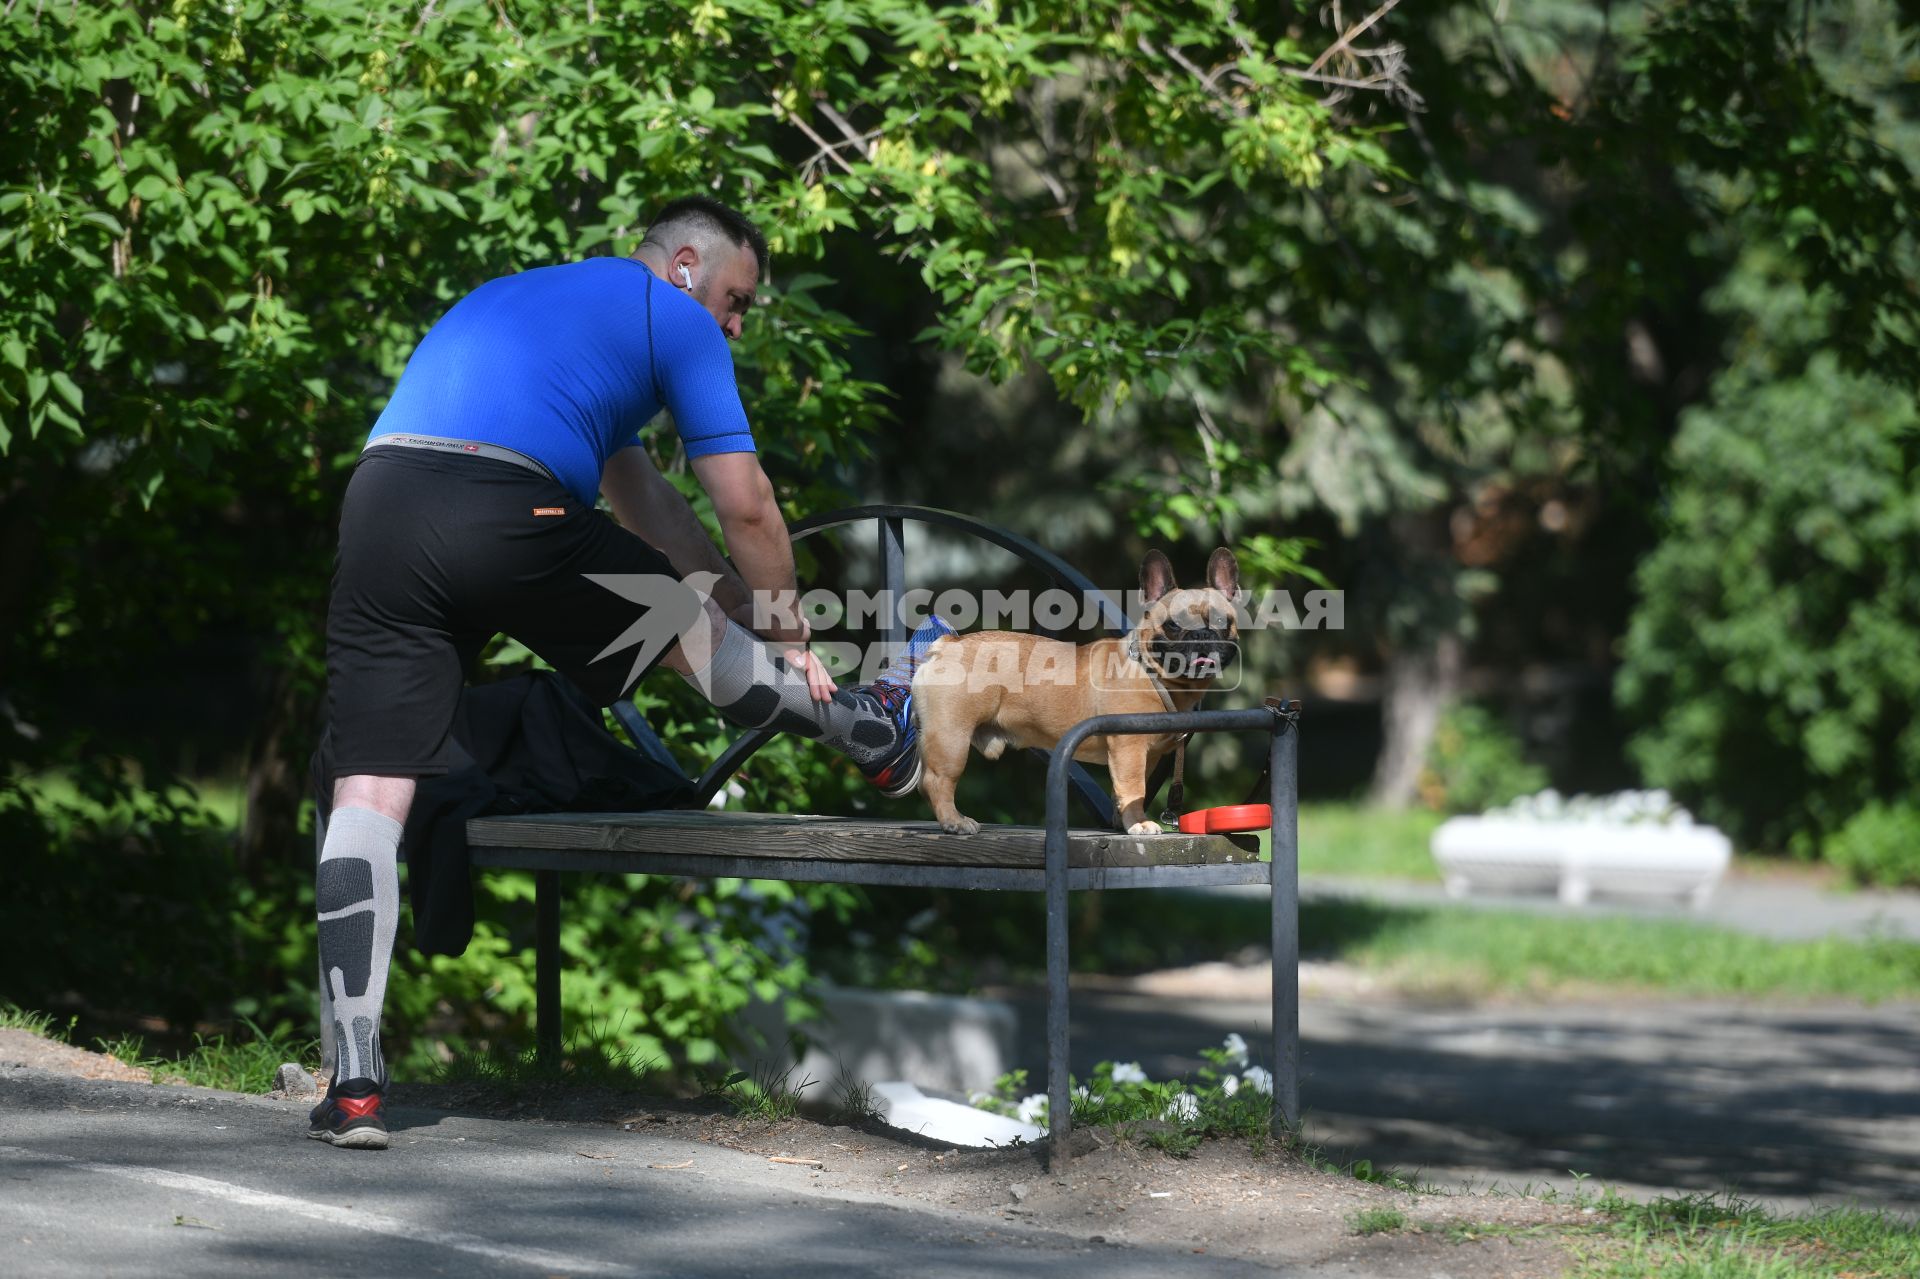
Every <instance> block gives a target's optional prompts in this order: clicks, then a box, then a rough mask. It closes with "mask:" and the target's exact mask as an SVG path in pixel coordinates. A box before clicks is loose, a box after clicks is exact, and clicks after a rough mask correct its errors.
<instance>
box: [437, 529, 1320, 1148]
mask: <svg viewBox="0 0 1920 1279" xmlns="http://www.w3.org/2000/svg"><path fill="white" fill-rule="evenodd" d="M864 520H877V521H878V522H879V525H880V562H881V568H882V572H883V575H884V577H885V584H886V589H887V591H888V592H889V595H890V598H891V600H892V601H893V602H894V609H893V613H894V616H893V617H892V618H891V619H890V621H889V626H888V640H889V642H890V643H892V644H894V645H896V646H898V645H900V644H903V643H904V642H905V640H906V636H907V627H906V623H905V620H904V619H903V618H901V617H899V616H898V601H899V600H900V599H901V598H902V596H903V594H904V591H905V579H906V554H905V548H906V540H905V536H904V523H905V521H907V520H915V521H918V522H922V523H926V524H932V525H939V526H944V527H948V528H953V529H957V530H960V531H963V532H966V533H970V534H972V535H974V536H976V537H979V538H980V539H981V540H983V541H987V542H990V543H992V544H994V545H997V546H1000V547H1003V548H1004V549H1006V550H1009V551H1011V552H1013V553H1014V554H1015V555H1016V556H1018V557H1019V558H1020V559H1021V560H1023V561H1025V562H1026V563H1028V564H1030V565H1032V566H1034V567H1037V568H1040V569H1042V570H1043V571H1045V572H1046V573H1047V574H1048V575H1049V576H1050V577H1051V578H1052V579H1053V581H1054V582H1055V583H1056V584H1057V585H1059V586H1062V587H1066V588H1068V589H1071V590H1073V591H1076V592H1082V593H1084V594H1085V595H1086V596H1089V597H1091V598H1093V599H1094V600H1095V601H1096V602H1097V604H1098V606H1099V608H1100V610H1101V615H1102V618H1103V621H1104V622H1105V624H1106V625H1107V626H1108V628H1109V629H1110V630H1112V631H1113V632H1114V633H1116V634H1118V633H1124V632H1125V631H1126V630H1127V629H1128V627H1127V620H1126V616H1125V613H1124V612H1123V611H1122V610H1121V608H1120V606H1119V605H1118V604H1117V603H1115V602H1114V601H1113V599H1112V598H1111V597H1110V596H1108V595H1107V594H1106V593H1105V592H1104V591H1101V590H1100V589H1099V588H1098V587H1096V586H1095V585H1094V584H1093V583H1092V582H1091V581H1089V580H1088V579H1087V578H1086V577H1085V576H1083V575H1082V574H1081V573H1080V572H1079V571H1078V570H1077V569H1075V568H1073V567H1072V566H1071V565H1069V564H1068V563H1066V561H1064V560H1062V559H1061V558H1060V557H1059V556H1057V555H1054V554H1053V553H1052V552H1050V551H1047V550H1045V549H1044V548H1042V547H1040V546H1038V545H1036V544H1035V543H1033V542H1031V541H1028V540H1027V539H1025V538H1023V537H1020V536H1019V535H1018V534H1015V533H1010V532H1008V531H1007V530H1004V529H999V528H995V527H993V526H992V525H989V524H984V523H982V522H980V521H978V520H975V519H972V518H971V517H969V516H965V515H961V514H958V513H956V512H952V511H942V510H936V509H933V508H928V507H914V506H892V505H888V506H866V507H858V508H854V509H852V510H847V511H838V512H834V513H831V514H827V515H820V516H814V517H811V518H809V519H806V520H803V521H801V522H800V523H798V524H796V525H794V526H793V529H792V535H793V538H794V540H795V541H798V540H800V539H801V538H803V537H807V536H809V535H811V534H814V533H818V532H821V531H822V530H825V529H829V528H837V527H840V526H842V525H846V524H851V523H855V522H859V521H864ZM895 651H898V650H897V647H896V649H895ZM621 718H622V720H623V722H624V723H626V724H627V726H628V728H629V730H630V731H634V730H635V727H636V726H635V725H634V722H633V721H634V720H635V719H636V718H637V716H622V717H621ZM1299 718H1300V711H1299V703H1298V702H1284V703H1283V702H1280V701H1278V700H1277V699H1268V701H1267V703H1266V704H1265V705H1262V706H1256V707H1251V708H1248V709H1244V710H1192V711H1180V712H1159V713H1154V714H1143V715H1100V716H1095V717H1094V718H1092V719H1088V720H1085V721H1082V722H1081V723H1079V724H1077V725H1075V726H1074V727H1073V729H1072V730H1070V731H1069V732H1068V734H1067V735H1066V737H1065V738H1063V739H1062V740H1061V742H1060V744H1059V746H1058V747H1057V748H1056V749H1055V750H1054V751H1053V752H1051V753H1050V758H1049V760H1048V765H1047V785H1046V832H1045V841H1044V861H1043V864H1042V865H1041V866H1039V867H1034V868H1025V867H1009V866H966V865H940V864H929V863H926V862H913V863H908V862H886V861H839V860H836V861H824V860H821V861H816V860H808V859H801V858H792V859H785V858H783V859H774V858H768V857H764V856H752V857H745V856H726V855H722V854H709V853H688V852H685V851H666V850H657V851H656V850H620V851H608V850H606V849H604V848H587V847H582V848H578V849H570V848H552V847H526V846H521V845H515V844H513V843H510V842H502V840H503V839H506V838H508V835H507V834H506V832H510V831H511V829H512V827H511V823H512V822H514V821H518V820H522V819H494V818H478V819H476V820H475V822H474V823H472V824H471V825H470V827H469V842H470V843H471V844H472V855H473V863H474V865H476V866H494V867H501V868H513V869H520V870H532V871H533V872H534V883H535V944H534V954H535V970H536V971H535V982H534V991H535V1017H536V1023H535V1024H536V1042H537V1044H538V1049H539V1052H540V1053H541V1055H542V1056H543V1057H547V1058H549V1059H553V1060H557V1058H558V1055H559V1052H560V1046H561V1027H560V1017H561V1013H560V967H561V952H560V873H561V872H562V871H571V870H589V871H608V872H616V873H627V874H655V875H676V876H684V877H689V878H715V877H738V878H743V879H780V880H789V881H794V882H815V883H852V884H874V885H904V886H916V887H937V888H961V889H1001V890H1021V891H1028V892H1034V891H1044V892H1045V893H1046V900H1047V1097H1048V1103H1049V1111H1050V1115H1049V1118H1050V1121H1051V1126H1050V1133H1049V1137H1050V1146H1049V1157H1050V1159H1053V1160H1059V1159H1062V1158H1064V1157H1065V1155H1066V1152H1067V1149H1068V1146H1067V1140H1068V1138H1069V1136H1070V1135H1071V1132H1072V1126H1073V1124H1072V1113H1073V1112H1072V1099H1071V1098H1070V1096H1069V1095H1068V1064H1069V1063H1068V1038H1069V1020H1068V954H1067V900H1068V894H1069V892H1071V891H1074V890H1082V891H1084V890H1087V889H1099V888H1193V887H1203V886H1213V885H1222V884H1267V885H1269V886H1270V888H1271V890H1272V924H1271V940H1272V954H1273V960H1272V963H1273V1089H1274V1091H1273V1098H1274V1113H1273V1130H1274V1131H1275V1133H1277V1134H1278V1133H1283V1132H1285V1131H1288V1130H1291V1129H1295V1128H1297V1126H1298V1124H1299V1118H1300V1085H1299V1044H1300V1000H1299V958H1300V932H1299V843H1298V782H1297V774H1298V761H1299ZM638 729H639V732H640V733H642V734H644V735H645V736H648V737H650V736H651V734H650V732H648V731H647V730H646V729H645V727H644V722H643V723H642V724H641V725H639V726H638ZM1184 732H1196V733H1211V732H1265V733H1266V734H1267V735H1268V778H1269V790H1270V795H1269V800H1270V803H1271V805H1272V824H1271V826H1270V828H1269V837H1270V842H1269V848H1270V850H1271V859H1270V860H1269V861H1267V862H1258V861H1253V862H1241V863H1236V864H1214V865H1141V866H1093V867H1069V865H1068V847H1069V844H1070V836H1069V827H1068V805H1067V793H1068V787H1069V786H1070V785H1071V786H1072V787H1073V789H1074V790H1075V791H1076V792H1077V793H1078V794H1079V796H1080V798H1081V800H1082V802H1083V803H1085V804H1086V806H1087V807H1088V808H1089V809H1090V810H1091V812H1092V815H1093V816H1094V819H1095V820H1096V821H1097V822H1099V823H1100V825H1101V826H1102V827H1103V828H1104V830H1106V831H1108V832H1111V831H1112V830H1113V810H1112V806H1111V804H1110V802H1109V801H1108V799H1107V794H1106V791H1105V789H1104V788H1103V787H1101V786H1100V785H1099V783H1098V782H1097V781H1095V780H1094V779H1093V777H1092V776H1091V775H1090V774H1089V773H1088V772H1087V771H1086V770H1085V769H1084V768H1082V767H1081V766H1080V765H1078V764H1076V763H1074V761H1073V754H1074V752H1075V751H1076V750H1077V749H1078V748H1079V746H1080V744H1081V743H1082V742H1083V741H1084V740H1085V739H1086V738H1088V737H1090V736H1094V735H1112V734H1164V733H1184ZM772 737H773V734H772V733H771V732H768V731H765V730H759V731H754V732H749V733H746V734H744V735H743V736H742V737H740V738H739V739H738V740H736V741H735V742H734V743H733V745H732V746H730V747H729V748H728V749H727V750H726V751H725V752H724V753H723V754H722V755H721V756H720V758H719V759H718V760H716V761H715V762H714V764H713V765H712V767H710V768H709V769H708V770H707V771H706V773H705V774H703V775H702V777H701V778H700V781H699V782H698V783H697V789H696V796H695V799H694V801H692V803H691V804H690V807H691V806H699V807H702V808H704V807H705V805H706V803H707V801H708V800H710V799H711V798H712V796H713V795H715V794H717V793H718V792H719V789H720V787H721V786H723V785H725V784H726V781H727V779H728V778H730V777H732V776H733V774H734V773H735V772H736V771H738V769H739V768H740V766H741V765H742V764H743V763H745V762H746V760H747V759H748V758H750V757H751V756H752V755H753V753H754V752H755V751H757V750H758V749H759V748H760V747H761V746H763V745H765V744H766V743H767V742H768V741H770V740H772ZM640 744H641V746H642V748H643V749H646V748H648V747H649V746H650V745H651V746H654V747H657V745H658V743H657V740H655V741H654V742H652V743H648V742H644V741H643V742H641V743H640ZM1034 753H1035V754H1038V755H1041V756H1043V757H1046V756H1048V755H1049V752H1045V751H1036V752H1034ZM1165 771H1166V770H1165V769H1164V768H1163V769H1162V770H1161V775H1160V776H1158V777H1156V778H1155V779H1154V780H1153V781H1151V782H1150V783H1149V786H1148V799H1149V800H1151V799H1152V797H1153V796H1154V795H1155V794H1157V793H1158V790H1159V786H1160V782H1161V780H1162V779H1163V778H1164V774H1165ZM538 820H541V821H543V822H547V823H553V822H556V821H558V822H564V820H565V817H564V815H552V816H548V817H545V818H541V819H538ZM1145 838H1152V837H1145ZM479 841H484V842H479Z"/></svg>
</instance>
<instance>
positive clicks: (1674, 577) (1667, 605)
mask: <svg viewBox="0 0 1920 1279" xmlns="http://www.w3.org/2000/svg"><path fill="white" fill-rule="evenodd" d="M1757 270H1758V268H1756V271H1757ZM1745 283H1748V284H1749V285H1751V284H1752V283H1754V281H1753V279H1752V278H1751V277H1749V278H1748V280H1747V281H1745ZM1755 293H1758V294H1759V296H1753V295H1754V294H1755ZM1733 300H1734V299H1733V298H1731V297H1730V298H1729V301H1730V302H1732V301H1733ZM1739 300H1740V301H1745V302H1747V303H1748V305H1751V306H1753V307H1754V308H1755V310H1754V312H1753V315H1754V317H1755V319H1754V322H1753V328H1752V329H1750V330H1749V331H1748V332H1747V333H1746V334H1745V335H1744V337H1745V341H1744V342H1743V343H1742V344H1741V345H1740V347H1739V349H1740V350H1741V352H1742V354H1741V355H1740V356H1739V357H1738V358H1737V360H1736V363H1735V365H1734V367H1733V368H1732V369H1730V370H1729V371H1728V372H1727V373H1726V374H1724V375H1723V376H1722V377H1721V378H1720V379H1719V381H1718V382H1717V383H1716V384H1715V387H1714V392H1713V395H1712V398H1711V399H1710V401H1709V402H1708V403H1707V404H1705V405H1703V406H1701V407H1700V408H1698V409H1695V410H1693V411H1691V412H1689V413H1688V414H1687V415H1686V417H1685V418H1684V420H1683V422H1682V426H1681V430H1680V435H1679V437H1678V439H1676V441H1675V443H1674V473H1675V478H1674V482H1673V490H1672V495H1671V499H1670V506H1669V509H1668V520H1667V531H1666V534H1665V536H1664V537H1663V539H1662V541H1661V543H1660V545H1659V547H1658V549H1657V550H1656V551H1655V552H1654V553H1653V555H1652V556H1650V557H1649V558H1648V559H1647V561H1646V562H1645V564H1644V566H1643V567H1642V569H1641V571H1640V573H1639V576H1638V579H1637V584H1638V587H1639V591H1640V596H1641V603H1640V606H1639V608H1638V610H1637V611H1636V613H1635V615H1634V619H1633V624H1632V627H1631V629H1630V630H1629V631H1628V634H1627V639H1626V645H1625V658H1626V660H1625V665H1624V667H1623V669H1622V671H1621V678H1620V685H1619V692H1620V697H1621V699H1622V703H1623V705H1624V706H1625V707H1626V708H1627V709H1628V711H1629V712H1630V713H1631V714H1633V715H1634V716H1635V718H1636V719H1637V720H1638V721H1639V722H1641V723H1644V724H1647V725H1648V727H1647V728H1646V730H1645V731H1644V732H1643V733H1642V734H1641V735H1640V736H1639V737H1638V738H1637V739H1636V740H1635V742H1634V753H1635V756H1636V758H1637V759H1638V760H1639V762H1640V764H1641V766H1642V768H1643V769H1644V770H1645V772H1646V775H1647V778H1648V780H1650V781H1652V782H1654V783H1656V784H1658V785H1661V786H1665V787H1667V788H1669V789H1671V790H1674V791H1675V792H1676V793H1679V794H1682V795H1685V796H1688V797H1692V798H1694V799H1696V800H1697V802H1698V805H1699V809H1700V811H1701V812H1702V813H1703V814H1704V815H1706V816H1707V817H1708V819H1709V820H1712V821H1714V822H1717V823H1719V824H1721V825H1723V826H1725V827H1726V828H1727V829H1728V830H1730V831H1731V832H1734V833H1735V834H1736V836H1737V837H1739V838H1741V839H1743V840H1746V841H1749V842H1752V843H1755V844H1757V845H1759V846H1762V847H1769V848H1788V847H1791V848H1794V849H1797V850H1799V851H1801V852H1803V853H1807V854H1812V853H1813V852H1815V851H1817V849H1818V848H1819V846H1820V843H1821V841H1823V840H1824V839H1826V838H1827V837H1829V836H1831V835H1832V834H1833V833H1834V832H1835V831H1837V830H1839V829H1840V828H1841V827H1842V826H1843V825H1844V824H1845V823H1846V822H1847V821H1848V819H1850V818H1851V817H1852V816H1853V815H1854V814H1855V813H1856V812H1858V811H1859V810H1860V809H1862V808H1863V807H1864V806H1866V805H1867V804H1869V803H1870V802H1872V801H1874V800H1876V799H1891V798H1894V797H1897V796H1903V795H1908V794H1911V793H1912V791H1913V788H1914V787H1915V785H1916V784H1920V726H1917V725H1916V724H1915V722H1914V720H1913V716H1912V714H1911V708H1912V706H1913V705H1914V704H1915V699H1916V698H1920V506H1916V504H1915V498H1914V495H1915V493H1917V492H1920V413H1916V410H1915V408H1914V401H1913V397H1912V395H1911V393H1910V392H1908V391H1906V390H1905V389H1903V388H1900V387H1896V386H1892V385H1889V384H1888V383H1886V382H1884V381H1881V380H1878V379H1875V378H1872V377H1868V376H1864V375H1859V374H1853V373H1849V372H1846V371H1845V370H1844V369H1843V368H1841V367H1840V363H1839V361H1838V359H1837V358H1836V357H1835V356H1834V355H1833V354H1832V353H1831V352H1829V351H1825V350H1821V349H1818V348H1816V349H1815V350H1814V351H1813V352H1812V353H1808V352H1806V351H1805V350H1804V349H1803V350H1802V351H1801V352H1800V353H1799V355H1798V357H1797V359H1796V357H1795V355H1794V353H1793V351H1792V349H1791V346H1790V345H1788V344H1787V343H1784V342H1783V341H1782V338H1783V337H1786V336H1787V335H1789V334H1791V333H1792V332H1793V330H1794V328H1795V327H1798V328H1799V329H1800V331H1801V332H1803V333H1804V332H1806V331H1807V330H1808V329H1812V330H1814V331H1815V332H1818V330H1819V329H1820V328H1821V327H1822V320H1823V319H1824V318H1825V316H1824V315H1823V308H1821V307H1820V306H1819V305H1818V304H1817V302H1816V301H1815V300H1814V299H1812V298H1809V297H1808V296H1807V295H1806V294H1805V293H1804V292H1803V291H1801V290H1800V289H1799V288H1797V287H1795V286H1794V285H1792V284H1791V283H1784V284H1781V283H1776V285H1775V287H1773V288H1771V289H1764V290H1754V289H1751V288H1750V289H1749V290H1747V296H1746V297H1741V298H1739ZM1776 324H1777V325H1778V327H1777V328H1774V327H1773V326H1774V325H1776ZM1770 329H1771V331H1769V330H1770ZM1783 346H1784V347H1786V349H1784V350H1783Z"/></svg>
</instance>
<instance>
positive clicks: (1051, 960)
mask: <svg viewBox="0 0 1920 1279" xmlns="http://www.w3.org/2000/svg"><path fill="white" fill-rule="evenodd" d="M1063 826H1064V823H1063ZM1054 842H1055V841H1054V838H1053V832H1052V830H1051V829H1049V831H1048V832H1047V843H1048V851H1047V1128H1048V1138H1047V1164H1048V1166H1049V1167H1058V1166H1059V1165H1060V1164H1062V1163H1063V1162H1064V1161H1065V1160H1066V1158H1067V1138H1068V1137H1070V1136H1072V1134H1073V1099H1072V1098H1071V1097H1069V1096H1067V1079H1068V1071H1069V1068H1070V1067H1071V1065H1072V1058H1071V1056H1070V1054H1069V1051H1068V1038H1069V1026H1070V1024H1071V1023H1070V1022H1069V1020H1068V1015H1067V868H1066V865H1065V863H1066V860H1067V858H1066V852H1065V847H1064V846H1065V844H1066V831H1065V830H1064V829H1062V830H1061V832H1060V838H1059V841H1058V842H1059V843H1060V844H1061V845H1062V850H1061V853H1060V862H1061V863H1062V864H1061V865H1060V866H1059V867H1058V868H1057V869H1056V868H1055V867H1054V865H1053V861H1054V856H1053V850H1052V845H1053V843H1054Z"/></svg>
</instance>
